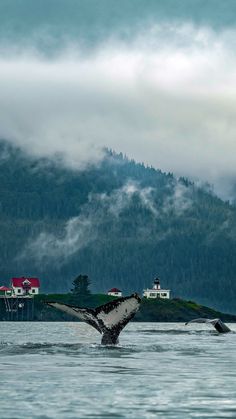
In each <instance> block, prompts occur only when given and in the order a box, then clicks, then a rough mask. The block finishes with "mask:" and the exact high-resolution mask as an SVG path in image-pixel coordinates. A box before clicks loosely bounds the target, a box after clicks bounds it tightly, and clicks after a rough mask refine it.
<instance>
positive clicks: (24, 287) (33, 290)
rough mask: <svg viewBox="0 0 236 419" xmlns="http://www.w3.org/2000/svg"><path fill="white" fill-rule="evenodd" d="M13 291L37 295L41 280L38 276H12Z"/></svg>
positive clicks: (20, 293)
mask: <svg viewBox="0 0 236 419" xmlns="http://www.w3.org/2000/svg"><path fill="white" fill-rule="evenodd" d="M11 287H12V290H13V293H14V294H15V295H18V296H26V295H36V294H38V293H39V288H40V281H39V279H38V278H25V277H24V276H22V277H21V278H12V279H11Z"/></svg>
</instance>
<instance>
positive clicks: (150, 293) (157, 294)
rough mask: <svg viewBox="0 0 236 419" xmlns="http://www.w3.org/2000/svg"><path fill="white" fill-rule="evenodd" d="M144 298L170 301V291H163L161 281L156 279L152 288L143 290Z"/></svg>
mask: <svg viewBox="0 0 236 419" xmlns="http://www.w3.org/2000/svg"><path fill="white" fill-rule="evenodd" d="M143 297H145V298H164V299H170V290H167V289H162V288H161V283H160V280H159V279H158V278H156V279H154V282H153V286H152V288H147V289H145V290H143Z"/></svg>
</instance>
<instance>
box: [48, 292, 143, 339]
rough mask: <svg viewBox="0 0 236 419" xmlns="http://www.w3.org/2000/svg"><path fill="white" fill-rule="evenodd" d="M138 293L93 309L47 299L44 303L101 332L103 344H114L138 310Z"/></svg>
mask: <svg viewBox="0 0 236 419" xmlns="http://www.w3.org/2000/svg"><path fill="white" fill-rule="evenodd" d="M140 303H141V299H140V297H139V296H138V294H132V295H131V296H129V297H121V298H117V299H116V300H113V301H110V302H109V303H107V304H104V305H102V306H100V307H97V308H95V309H90V308H80V307H76V306H73V305H69V304H63V303H57V302H50V301H47V302H46V304H47V305H49V306H51V307H54V308H57V309H58V310H61V311H63V312H65V313H67V314H70V315H71V316H74V317H77V318H79V319H80V320H83V321H84V322H86V323H88V324H90V326H93V327H94V328H95V329H96V330H98V332H99V333H101V334H102V342H101V343H102V344H103V345H115V344H117V343H118V337H119V334H120V332H121V331H122V329H123V328H124V327H125V326H126V325H127V323H129V321H130V320H131V319H132V318H133V317H134V315H135V314H136V312H137V311H138V310H139V307H140Z"/></svg>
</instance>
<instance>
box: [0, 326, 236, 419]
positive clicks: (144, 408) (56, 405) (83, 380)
mask: <svg viewBox="0 0 236 419" xmlns="http://www.w3.org/2000/svg"><path fill="white" fill-rule="evenodd" d="M230 327H231V329H232V330H234V331H235V332H236V326H235V325H231V326H230ZM0 329H1V342H0V362H1V384H0V385H1V418H2V419H12V418H18V419H23V418H24V419H25V418H50V419H51V418H60V419H62V418H63V419H64V418H65V419H67V418H78V417H79V418H152V417H153V418H154V417H166V418H184V417H188V418H193V417H207V418H210V417H212V418H220V417H223V418H226V417H231V418H232V417H235V410H236V385H235V384H236V372H235V371H236V355H235V343H236V333H230V334H227V335H224V336H223V335H221V336H220V335H218V334H217V333H216V332H215V331H214V330H213V329H211V328H209V327H207V326H206V325H199V324H198V325H191V327H190V326H188V327H186V326H184V325H183V324H181V323H178V324H175V323H165V324H164V323H131V324H129V325H128V326H127V328H126V329H125V330H124V331H123V332H122V334H121V336H120V344H119V345H118V346H117V347H103V346H101V345H100V335H99V334H98V333H96V331H94V330H93V329H92V328H90V327H89V326H87V325H85V324H82V323H30V322H27V323H9V322H6V323H4V322H2V323H1V324H0Z"/></svg>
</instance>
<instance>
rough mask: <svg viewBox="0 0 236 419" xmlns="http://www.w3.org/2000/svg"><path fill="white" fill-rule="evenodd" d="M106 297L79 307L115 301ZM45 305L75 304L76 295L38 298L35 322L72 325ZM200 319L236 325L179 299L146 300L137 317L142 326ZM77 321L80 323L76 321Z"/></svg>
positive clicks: (91, 299)
mask: <svg viewBox="0 0 236 419" xmlns="http://www.w3.org/2000/svg"><path fill="white" fill-rule="evenodd" d="M113 299H114V297H110V296H108V295H104V294H93V295H91V296H89V297H87V298H84V299H83V300H81V301H78V302H77V303H76V305H80V306H81V307H90V308H93V307H97V306H99V305H102V304H105V303H106V302H108V301H111V300H113ZM45 301H60V302H64V303H67V304H73V303H74V304H75V302H74V301H73V297H72V294H55V295H39V296H36V297H35V320H41V321H72V320H74V319H73V318H72V317H70V316H68V315H66V314H65V313H62V312H60V311H58V310H56V309H52V308H51V307H48V306H47V305H45V304H44V302H45ZM197 317H208V318H215V317H220V318H221V319H222V320H223V321H226V322H236V316H235V315H231V314H225V313H221V312H219V311H216V310H214V309H211V308H209V307H205V306H202V305H200V304H197V303H195V302H193V301H185V300H181V299H179V298H174V299H171V300H163V299H155V300H150V299H149V300H147V299H143V300H142V304H141V308H140V310H139V312H138V313H137V314H136V316H135V319H134V320H135V321H139V322H185V321H189V320H192V319H194V318H197ZM75 320H76V319H75Z"/></svg>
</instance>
